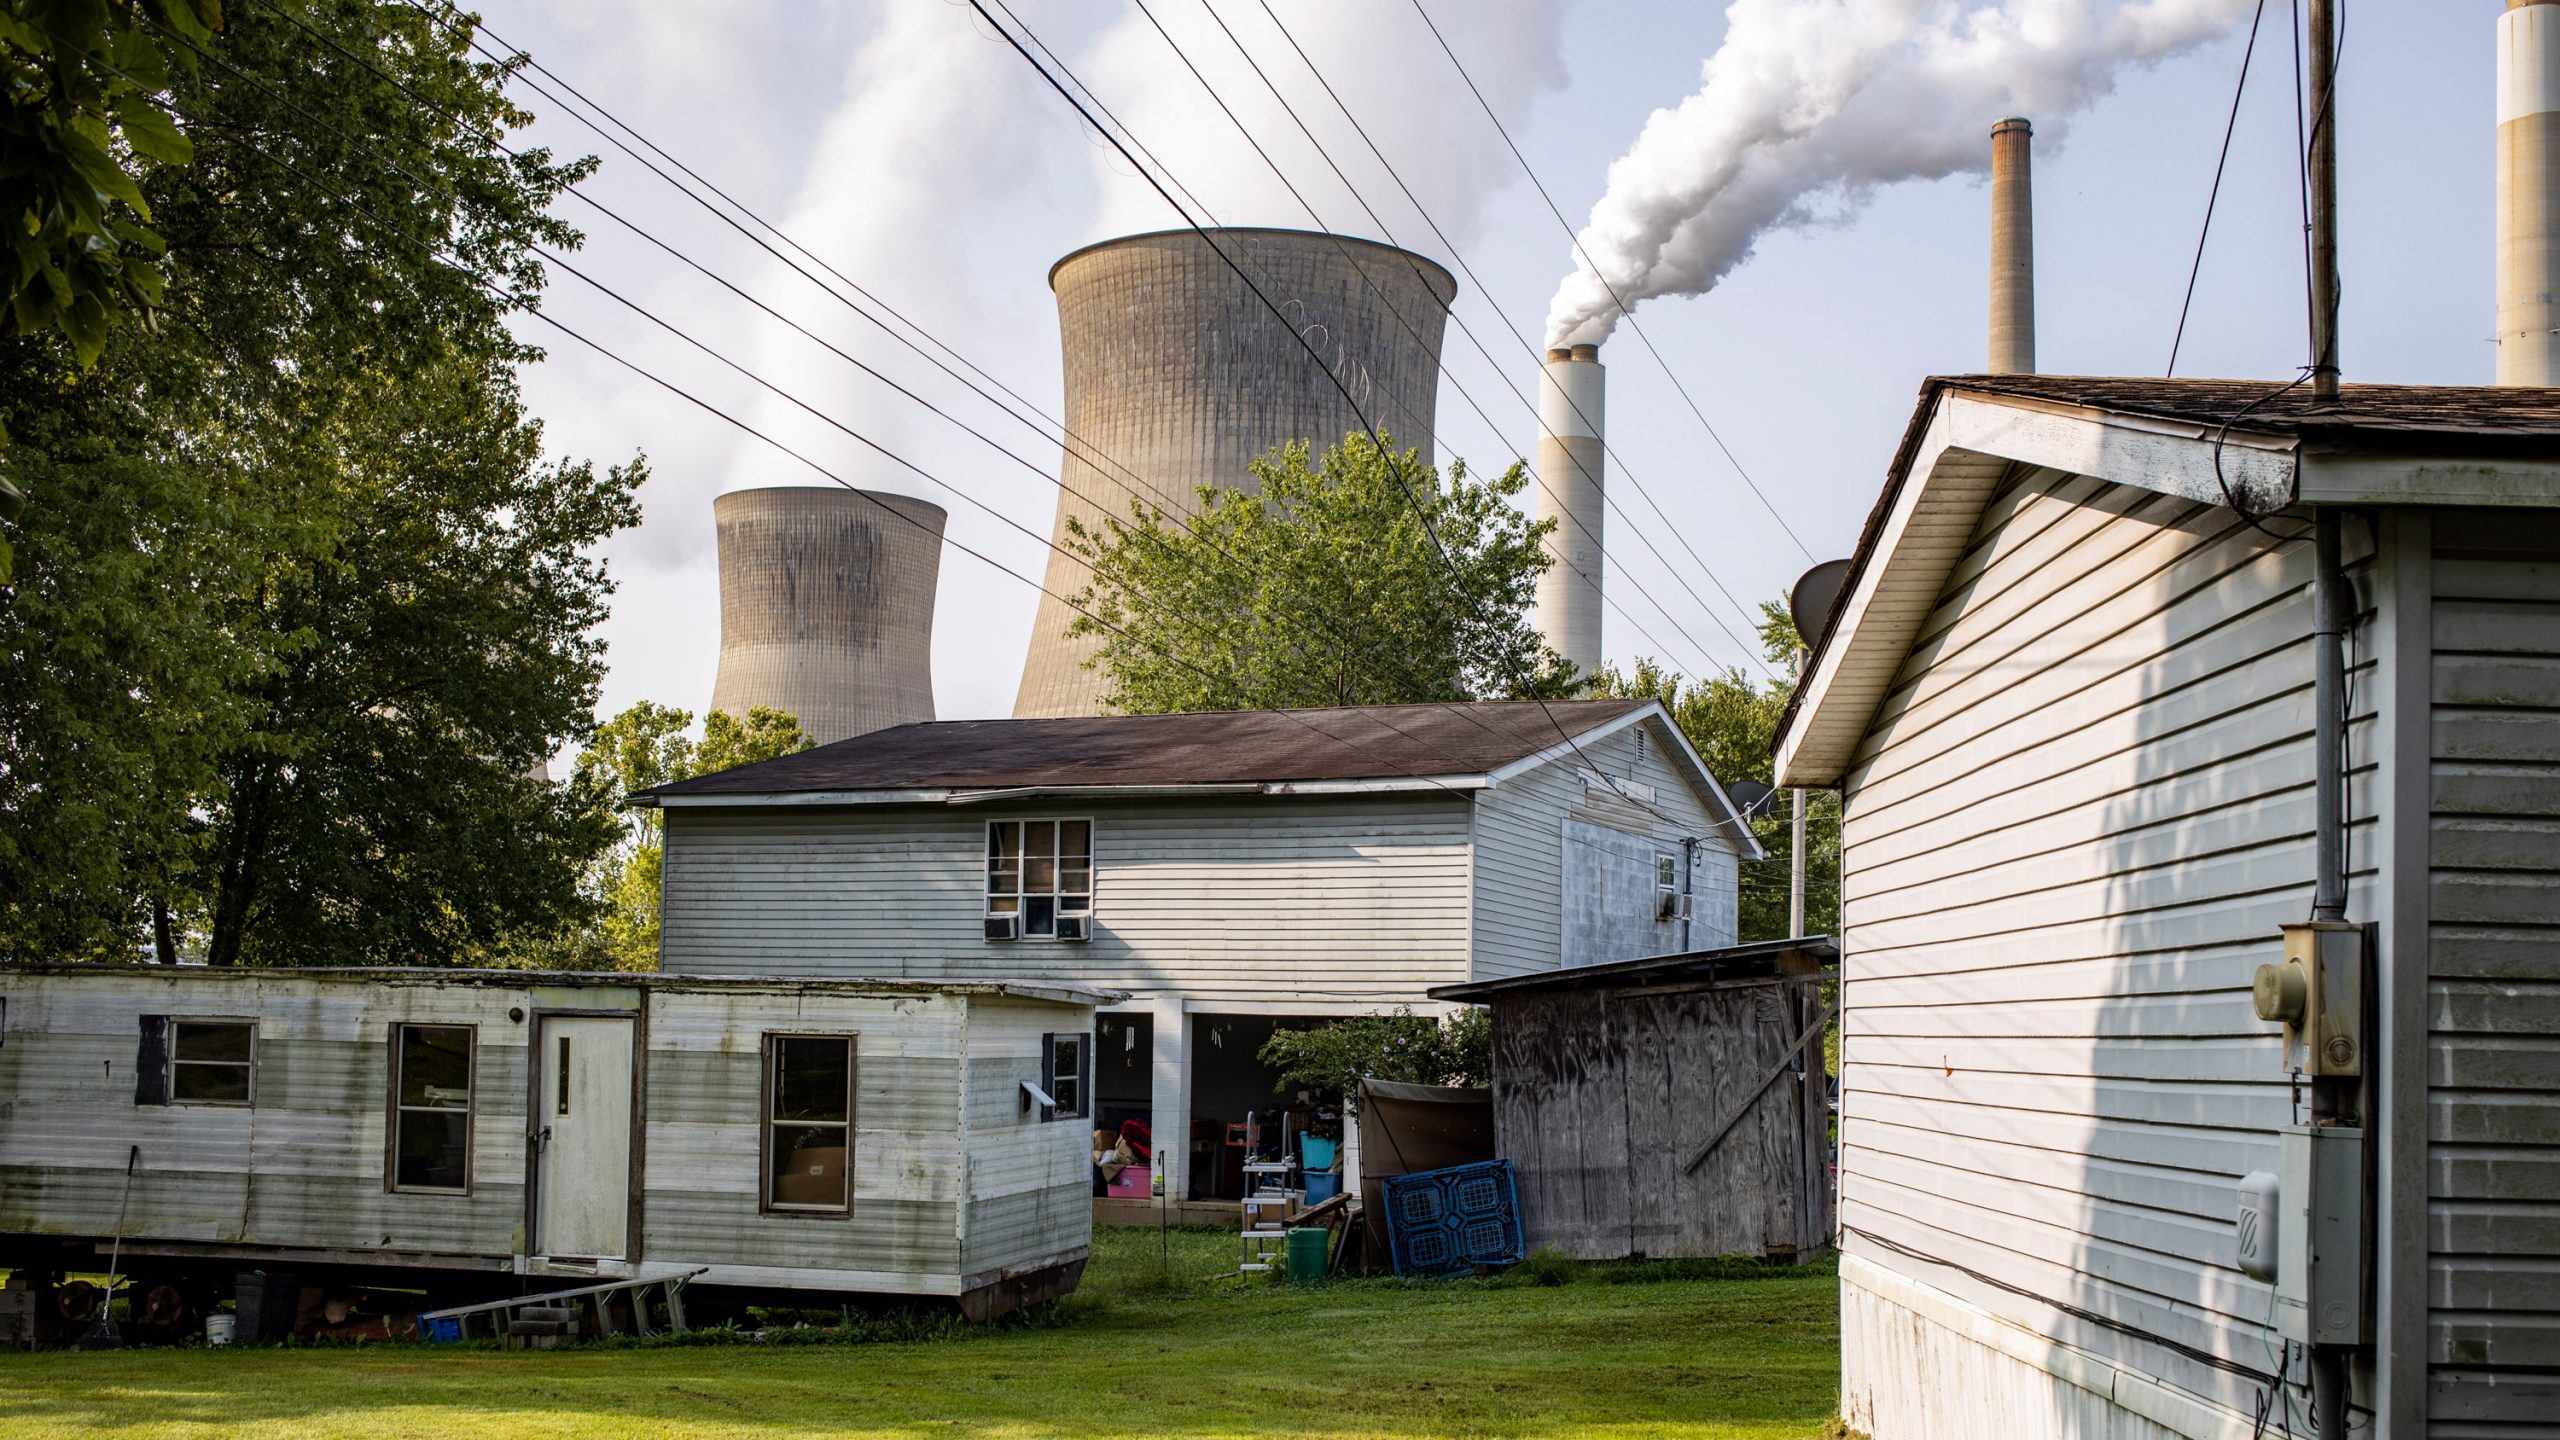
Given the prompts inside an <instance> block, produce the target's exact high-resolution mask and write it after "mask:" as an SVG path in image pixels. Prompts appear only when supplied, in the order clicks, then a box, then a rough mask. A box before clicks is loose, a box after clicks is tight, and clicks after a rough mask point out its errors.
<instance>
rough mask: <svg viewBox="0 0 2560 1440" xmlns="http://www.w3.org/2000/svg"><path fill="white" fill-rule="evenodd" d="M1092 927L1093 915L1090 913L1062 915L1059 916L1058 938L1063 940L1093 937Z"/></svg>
mask: <svg viewBox="0 0 2560 1440" xmlns="http://www.w3.org/2000/svg"><path fill="white" fill-rule="evenodd" d="M1092 928H1093V917H1092V916H1090V915H1061V916H1059V917H1058V938H1059V939H1061V940H1085V939H1089V938H1091V934H1090V932H1091V930H1092Z"/></svg>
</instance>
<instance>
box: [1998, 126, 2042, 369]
mask: <svg viewBox="0 0 2560 1440" xmlns="http://www.w3.org/2000/svg"><path fill="white" fill-rule="evenodd" d="M2034 155H2035V127H2033V126H2031V125H2029V124H2028V123H2027V122H2026V121H2024V120H2019V119H2014V118H2013V119H2008V120H2003V121H2001V122H2000V123H1999V124H1997V125H1994V126H1992V127H1991V365H1990V370H1991V373H1992V374H1994V375H2032V374H2034V373H2035V369H2036V218H2035V217H2036V209H2035V190H2034Z"/></svg>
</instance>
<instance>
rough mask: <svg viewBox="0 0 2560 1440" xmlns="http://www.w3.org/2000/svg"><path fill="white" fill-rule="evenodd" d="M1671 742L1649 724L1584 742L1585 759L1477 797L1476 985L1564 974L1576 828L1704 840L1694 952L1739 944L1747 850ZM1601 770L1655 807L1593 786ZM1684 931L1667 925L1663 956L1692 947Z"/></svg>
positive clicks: (1573, 758)
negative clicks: (1570, 836)
mask: <svg viewBox="0 0 2560 1440" xmlns="http://www.w3.org/2000/svg"><path fill="white" fill-rule="evenodd" d="M1639 736H1641V737H1642V739H1641V740H1639V738H1638V737H1639ZM1667 741H1668V737H1667V736H1666V735H1665V734H1664V733H1663V731H1662V729H1661V727H1659V726H1657V725H1654V724H1652V723H1650V722H1647V723H1644V724H1639V725H1634V726H1629V727H1628V728H1626V729H1624V730H1620V731H1619V732H1617V733H1616V734H1614V735H1610V736H1607V737H1604V738H1602V739H1598V740H1589V741H1585V742H1583V743H1582V746H1581V751H1582V753H1581V755H1578V756H1577V755H1575V754H1573V753H1572V752H1570V751H1568V752H1567V753H1566V754H1565V755H1564V756H1563V757H1562V758H1561V759H1558V760H1556V761H1554V762H1552V763H1549V764H1546V765H1542V766H1539V767H1537V768H1536V769H1534V770H1531V771H1529V772H1527V773H1525V774H1522V775H1516V776H1513V777H1512V778H1510V779H1507V780H1505V781H1503V782H1502V783H1501V784H1500V785H1497V786H1495V787H1494V788H1493V789H1491V790H1488V791H1484V792H1481V793H1480V794H1479V795H1478V797H1477V800H1476V825H1475V836H1476V894H1475V973H1474V975H1473V976H1472V977H1471V978H1473V979H1477V980H1499V979H1505V978H1508V977H1510V976H1514V975H1528V974H1535V973H1537V972H1540V971H1545V970H1552V969H1555V968H1557V965H1558V964H1559V962H1560V959H1561V957H1562V956H1563V954H1564V953H1565V950H1566V946H1565V939H1564V923H1565V905H1564V883H1565V879H1564V877H1565V875H1566V873H1567V865H1566V854H1565V847H1566V839H1565V822H1566V821H1567V820H1577V821H1581V822H1583V823H1585V824H1590V825H1598V826H1601V827H1604V828H1606V829H1610V830H1616V831H1620V832H1622V833H1624V834H1627V835H1629V836H1633V837H1638V838H1641V839H1644V840H1649V841H1651V842H1654V843H1656V844H1658V845H1660V846H1662V847H1663V848H1665V849H1666V850H1668V851H1670V852H1671V853H1674V854H1677V853H1679V852H1680V850H1681V844H1680V842H1681V840H1682V838H1683V837H1685V836H1691V835H1696V836H1703V837H1705V843H1703V844H1701V845H1699V846H1698V849H1697V856H1696V859H1695V862H1694V863H1695V865H1696V871H1695V873H1694V875H1693V876H1692V877H1691V884H1692V886H1693V890H1692V894H1693V895H1694V896H1695V898H1694V900H1693V901H1692V905H1691V910H1692V915H1693V917H1694V918H1693V920H1692V922H1691V924H1690V926H1689V933H1688V940H1687V944H1686V946H1685V948H1687V949H1692V950H1704V949H1709V948H1712V947H1715V946H1719V945H1730V944H1732V943H1734V939H1735V935H1734V930H1735V906H1736V895H1737V892H1736V889H1735V884H1736V875H1737V869H1736V859H1737V854H1738V850H1739V841H1738V838H1737V837H1736V836H1735V834H1734V832H1733V830H1732V829H1731V827H1730V824H1729V823H1720V822H1719V821H1718V820H1717V819H1716V818H1715V817H1713V816H1712V815H1711V813H1710V812H1709V810H1708V808H1707V805H1706V802H1705V801H1704V800H1703V799H1702V798H1701V797H1700V796H1699V794H1698V792H1697V791H1696V790H1694V789H1693V788H1691V785H1690V782H1689V780H1688V778H1687V776H1686V775H1685V774H1684V773H1683V771H1682V770H1681V769H1680V768H1679V767H1678V766H1677V765H1675V764H1674V763H1673V762H1672V761H1670V760H1669V759H1666V758H1665V756H1664V751H1663V747H1664V745H1665V744H1666V743H1667ZM1590 769H1597V770H1599V771H1601V772H1602V773H1604V774H1606V775H1609V776H1611V777H1613V778H1616V779H1621V780H1632V781H1634V782H1635V783H1636V784H1639V785H1642V786H1645V787H1647V788H1649V789H1650V790H1651V792H1652V794H1651V796H1650V798H1649V800H1648V801H1647V804H1649V805H1650V807H1651V808H1650V809H1647V808H1645V807H1644V806H1639V805H1634V804H1630V803H1628V802H1627V801H1626V800H1624V799H1621V798H1619V797H1618V796H1617V795H1616V794H1614V793H1612V792H1611V791H1609V790H1607V789H1606V788H1598V787H1594V786H1593V785H1591V784H1589V783H1587V782H1586V779H1585V775H1584V772H1585V771H1586V770H1590ZM1636 793H1637V794H1639V795H1641V794H1643V793H1644V792H1642V791H1638V792H1636ZM1655 812H1660V813H1659V814H1656V813H1655ZM1666 817H1667V818H1666ZM1680 930H1681V927H1680V926H1678V925H1666V926H1663V927H1661V942H1660V945H1659V948H1658V949H1657V950H1656V951H1655V953H1669V952H1670V951H1674V950H1678V949H1681V948H1684V946H1683V945H1682V944H1681V941H1680ZM1592 958H1595V959H1638V958H1641V956H1640V955H1596V956H1594V957H1592Z"/></svg>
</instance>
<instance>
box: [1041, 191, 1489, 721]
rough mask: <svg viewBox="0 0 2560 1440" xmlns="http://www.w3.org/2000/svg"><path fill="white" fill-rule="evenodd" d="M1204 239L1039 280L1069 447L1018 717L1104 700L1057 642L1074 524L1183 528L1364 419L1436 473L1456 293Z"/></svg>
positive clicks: (1259, 234) (1381, 260)
mask: <svg viewBox="0 0 2560 1440" xmlns="http://www.w3.org/2000/svg"><path fill="white" fill-rule="evenodd" d="M1210 234H1211V235H1213V236H1215V237H1216V241H1217V244H1216V247H1215V248H1212V247H1211V245H1210V242H1209V241H1207V240H1204V239H1202V238H1201V237H1200V236H1199V234H1197V233H1196V232H1193V231H1189V230H1175V231H1164V232H1160V233H1157V234H1152V235H1131V236H1127V237H1124V238H1122V239H1118V240H1106V241H1103V242H1102V243H1101V244H1098V245H1089V246H1087V247H1085V248H1084V249H1082V250H1078V251H1076V252H1074V253H1073V254H1071V255H1069V256H1067V257H1066V258H1065V259H1063V260H1060V261H1059V262H1058V263H1057V264H1056V265H1054V266H1052V267H1050V270H1049V288H1050V289H1051V290H1053V291H1055V292H1057V296H1058V332H1059V340H1060V342H1061V344H1062V345H1063V347H1064V349H1065V359H1066V402H1067V403H1066V424H1067V430H1068V432H1069V435H1068V440H1067V443H1066V457H1065V460H1064V462H1063V464H1062V467H1061V469H1060V478H1061V481H1062V484H1061V486H1060V489H1059V493H1058V516H1057V521H1056V529H1055V533H1054V536H1053V538H1054V539H1055V541H1056V543H1057V545H1058V546H1059V547H1060V549H1058V550H1054V551H1052V552H1050V557H1049V572H1048V578H1047V579H1046V581H1044V582H1043V584H1044V588H1045V589H1046V590H1047V591H1048V593H1047V594H1044V595H1042V596H1041V597H1040V613H1039V615H1038V617H1037V618H1036V619H1034V620H1033V621H1032V626H1031V649H1030V653H1029V654H1028V655H1026V656H1025V657H1024V660H1023V666H1022V687H1021V689H1020V690H1018V691H1017V692H1015V697H1014V702H1013V713H1014V714H1015V715H1016V716H1017V717H1030V716H1042V715H1094V714H1099V713H1100V712H1101V708H1102V696H1103V693H1104V691H1105V690H1106V689H1107V688H1108V685H1109V677H1107V676H1105V675H1103V674H1102V673H1101V672H1100V671H1098V670H1088V669H1086V668H1084V662H1085V661H1086V660H1088V659H1090V658H1092V656H1093V654H1094V652H1095V651H1097V650H1098V649H1100V648H1101V644H1102V637H1100V636H1096V635H1083V636H1076V637H1072V638H1070V637H1069V636H1068V634H1067V627H1068V626H1069V625H1072V624H1073V623H1075V620H1076V617H1077V614H1078V612H1077V611H1076V610H1075V609H1074V608H1073V607H1071V606H1069V605H1068V604H1067V603H1066V600H1065V598H1063V597H1067V596H1072V595H1074V594H1076V593H1077V592H1079V591H1081V590H1082V589H1084V587H1085V586H1086V585H1087V584H1089V583H1091V581H1092V579H1093V572H1092V570H1091V569H1090V568H1089V567H1087V566H1086V565H1085V563H1084V562H1083V561H1081V560H1078V559H1076V558H1075V557H1074V556H1073V555H1071V554H1068V553H1066V552H1065V547H1066V545H1067V520H1068V518H1069V517H1070V516H1073V517H1075V518H1077V519H1080V520H1082V521H1083V522H1084V523H1085V525H1086V526H1088V527H1090V528H1092V529H1096V530H1099V529H1101V528H1102V519H1103V517H1104V516H1109V517H1111V518H1112V519H1116V520H1126V519H1128V518H1129V507H1130V504H1131V502H1132V501H1141V502H1144V503H1145V504H1147V505H1150V506H1153V507H1156V508H1158V509H1161V510H1163V511H1164V512H1165V513H1166V514H1167V515H1168V516H1172V517H1175V518H1178V519H1185V520H1187V519H1189V518H1190V517H1191V515H1193V514H1194V513H1195V512H1197V510H1198V509H1199V498H1198V497H1199V487H1201V486H1203V485H1223V486H1228V487H1231V488H1235V489H1242V490H1251V489H1253V488H1254V487H1255V484H1256V482H1255V480H1254V478H1253V472H1252V471H1251V470H1250V469H1249V468H1247V466H1248V463H1249V462H1251V461H1253V460H1256V459H1259V458H1261V457H1262V456H1263V455H1265V454H1268V453H1269V452H1271V451H1272V450H1275V449H1278V448H1279V447H1280V446H1282V445H1286V444H1288V443H1290V442H1291V441H1295V440H1304V441H1306V442H1307V444H1308V448H1309V449H1311V450H1313V451H1314V452H1315V453H1316V454H1318V455H1321V454H1323V453H1324V452H1325V451H1327V450H1330V449H1332V448H1333V447H1334V446H1336V445H1339V444H1341V443H1342V440H1343V437H1344V436H1346V435H1349V434H1352V433H1353V432H1355V431H1358V430H1359V429H1360V428H1361V418H1362V416H1364V415H1365V416H1366V417H1367V418H1368V420H1369V422H1370V423H1371V424H1373V425H1375V426H1376V427H1377V428H1378V431H1379V433H1380V434H1383V435H1385V436H1386V437H1387V439H1388V440H1389V442H1390V443H1392V444H1393V445H1394V446H1395V448H1396V449H1398V450H1406V449H1418V450H1420V451H1421V452H1422V459H1423V461H1424V463H1426V464H1428V463H1431V462H1432V459H1433V456H1432V449H1433V446H1432V439H1431V431H1432V426H1433V424H1434V423H1435V422H1434V420H1433V415H1434V412H1435V409H1436V406H1437V402H1438V399H1439V394H1440V339H1441V333H1442V330H1443V328H1444V326H1445V324H1446V321H1447V316H1448V305H1449V302H1450V301H1451V300H1454V299H1455V298H1457V294H1458V282H1457V281H1456V280H1455V279H1454V278H1452V277H1451V276H1450V274H1449V272H1448V271H1447V270H1445V269H1443V268H1441V267H1440V266H1439V265H1437V264H1434V263H1433V262H1431V261H1430V260H1427V259H1424V258H1423V257H1422V256H1419V255H1415V254H1411V253H1410V252H1407V251H1403V250H1398V249H1396V248H1394V247H1393V246H1389V245H1381V244H1378V243H1377V242H1376V241H1373V240H1356V239H1353V238H1351V237H1349V236H1336V235H1325V234H1320V233H1315V232H1311V231H1304V230H1255V229H1224V230H1213V231H1211V232H1210ZM1221 252H1223V253H1224V254H1225V255H1226V256H1228V257H1231V258H1232V259H1233V260H1234V261H1235V263H1236V264H1237V265H1241V266H1242V267H1244V269H1245V270H1246V272H1247V273H1249V274H1251V275H1252V276H1253V277H1254V279H1255V281H1256V283H1258V284H1259V285H1260V286H1261V287H1262V290H1263V292H1264V293H1265V294H1267V295H1268V296H1269V297H1270V299H1271V302H1272V305H1276V306H1278V307H1279V309H1280V310H1281V311H1282V312H1283V314H1282V315H1280V316H1275V315H1273V314H1272V313H1271V310H1272V305H1266V304H1264V303H1263V301H1262V299H1261V298H1260V297H1258V296H1256V295H1255V294H1254V291H1253V288H1252V287H1251V286H1248V285H1247V284H1246V283H1245V282H1244V281H1243V280H1241V279H1239V278H1238V277H1237V275H1236V273H1235V270H1234V269H1233V268H1231V267H1230V266H1229V265H1228V263H1227V260H1226V259H1222V258H1220V255H1221ZM1373 287H1374V288H1373ZM1381 294H1383V295H1384V297H1385V298H1384V299H1381V298H1380V295H1381ZM1301 337H1303V340H1302V339H1301ZM1417 339H1418V340H1419V342H1420V343H1416V341H1417ZM1310 348H1312V349H1313V350H1315V351H1316V352H1317V354H1318V355H1319V356H1321V357H1322V363H1321V365H1319V364H1318V363H1317V361H1316V360H1313V359H1310V358H1309V356H1308V353H1307V352H1308V350H1309V349H1310ZM1336 380H1339V381H1340V382H1341V383H1340V384H1339V385H1337V384H1336V383H1335V382H1336ZM1345 390H1348V391H1349V392H1350V393H1351V395H1352V396H1353V397H1354V398H1356V399H1357V401H1358V402H1359V403H1358V408H1357V409H1355V408H1353V405H1352V403H1351V401H1349V400H1345V399H1344V398H1343V392H1344V391H1345Z"/></svg>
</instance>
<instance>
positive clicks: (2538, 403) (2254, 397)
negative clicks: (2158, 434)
mask: <svg viewBox="0 0 2560 1440" xmlns="http://www.w3.org/2000/svg"><path fill="white" fill-rule="evenodd" d="M2284 384H2285V382H2284V381H2281V380H2153V379H2145V378H2141V377H2127V376H2114V375H1943V376H1939V377H1936V378H1934V379H1932V380H1930V381H1929V384H1928V387H1927V388H1926V389H1925V390H1923V391H1922V392H1921V406H1920V408H1921V412H1922V413H1923V414H1924V415H1925V414H1926V413H1927V412H1928V409H1929V402H1931V401H1933V400H1935V399H1936V398H1937V395H1938V392H1940V391H1942V390H1970V391H1975V392H1977V393H1980V394H1986V395H2015V396H2020V397H2023V398H2026V399H2030V400H2048V401H2052V402H2055V403H2057V404H2064V405H2086V406H2089V407H2090V408H2092V409H2097V410H2111V411H2114V412H2117V413H2119V414H2126V415H2149V416H2156V417H2159V418H2161V419H2165V420H2183V421H2187V422H2190V423H2193V424H2199V425H2213V426H2220V425H2222V424H2224V423H2226V422H2234V421H2236V425H2235V428H2238V429H2243V430H2255V431H2259V432H2262V433H2272V434H2278V435H2299V436H2301V437H2302V438H2303V439H2304V440H2305V441H2312V442H2322V443H2328V444H2336V445H2353V446H2363V447H2379V448H2393V449H2396V448H2400V447H2401V446H2402V445H2403V444H2405V443H2407V442H2410V441H2424V442H2425V443H2426V444H2427V446H2428V447H2429V448H2430V449H2436V448H2443V447H2446V446H2448V445H2451V446H2458V447H2461V448H2465V449H2469V448H2475V447H2479V446H2483V445H2486V446H2498V445H2501V444H2503V443H2506V442H2527V441H2530V442H2542V443H2547V442H2549V441H2551V440H2553V439H2560V390H2546V389H2528V388H2522V387H2512V386H2489V385H2341V386H2339V387H2338V398H2337V399H2335V400H2330V401H2323V400H2320V399H2319V398H2318V397H2316V396H2314V395H2313V394H2312V393H2311V387H2310V386H2309V385H2297V386H2295V387H2294V388H2293V389H2291V390H2285V391H2284V393H2282V394H2281V395H2278V394H2277V393H2276V392H2278V391H2279V390H2283V389H2284ZM2269 396H2274V397H2275V398H2273V399H2269V398H2268V397H2269ZM2262 402H2263V403H2262ZM2253 405H2254V406H2256V408H2255V409H2251V408H2250V407H2251V406H2253ZM2243 412H2246V413H2245V415H2244V414H2243Z"/></svg>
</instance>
